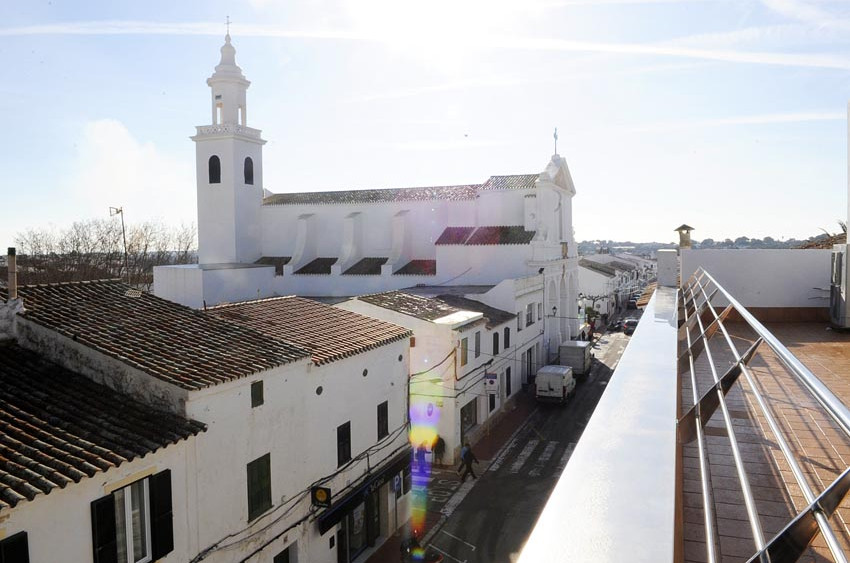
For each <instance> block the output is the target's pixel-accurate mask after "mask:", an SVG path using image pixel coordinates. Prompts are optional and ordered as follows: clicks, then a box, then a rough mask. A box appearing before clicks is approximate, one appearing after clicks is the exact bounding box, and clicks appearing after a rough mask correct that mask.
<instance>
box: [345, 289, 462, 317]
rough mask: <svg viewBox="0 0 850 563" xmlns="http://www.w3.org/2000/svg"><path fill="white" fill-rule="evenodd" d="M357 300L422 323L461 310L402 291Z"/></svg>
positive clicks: (375, 294) (364, 296)
mask: <svg viewBox="0 0 850 563" xmlns="http://www.w3.org/2000/svg"><path fill="white" fill-rule="evenodd" d="M357 299H359V300H360V301H364V302H366V303H371V304H372V305H377V306H378V307H383V308H384V309H389V310H391V311H396V312H399V313H402V314H405V315H408V316H411V317H415V318H417V319H422V320H424V321H433V320H436V319H439V318H442V317H446V316H448V315H451V314H454V313H458V312H460V311H462V310H463V309H460V308H458V307H453V306H452V305H449V304H448V303H445V302H443V301H440V300H438V299H432V298H430V297H422V296H419V295H412V294H410V293H405V292H403V291H386V292H384V293H374V294H372V295H361V296H360V297H358V298H357Z"/></svg>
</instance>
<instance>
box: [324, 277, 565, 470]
mask: <svg viewBox="0 0 850 563" xmlns="http://www.w3.org/2000/svg"><path fill="white" fill-rule="evenodd" d="M337 307H341V308H344V309H347V310H350V311H356V312H358V313H362V314H364V315H368V316H370V317H375V318H379V319H383V320H386V321H389V322H392V323H395V324H398V325H402V326H405V327H407V328H409V329H410V330H412V331H413V335H414V338H413V344H412V345H411V348H410V369H411V372H412V376H411V381H410V403H411V422H412V425H413V427H412V430H411V434H412V437H411V442H412V443H413V444H414V445H415V444H419V443H421V442H423V441H425V442H428V443H431V442H432V441H433V437H434V434H437V435H439V436H441V437H443V439H444V440H445V442H446V452H445V455H444V456H443V460H442V461H443V463H445V464H451V463H454V462H456V461H457V460H458V459H459V458H458V454H459V451H460V448H461V446H462V445H463V443H465V442H470V443H474V442H475V441H476V440H477V439H478V437H479V436H480V435H482V434H483V433H484V432H486V429H487V428H488V425H489V424H491V423H492V420H493V417H494V416H497V415H498V414H499V413H500V412H502V410H503V408H504V406H505V405H506V404H508V402H509V401H510V400H511V399H512V398H513V397H514V396H515V393H516V392H517V391H519V390H520V389H521V386H522V384H524V383H527V382H528V381H529V379H530V378H531V377H532V376H533V375H534V374H535V373H536V372H537V368H538V365H539V364H541V363H545V359H544V354H545V347H544V341H543V332H544V331H543V325H544V323H545V322H547V321H550V320H551V319H546V318H544V316H543V315H544V311H543V276H533V277H530V278H525V279H519V280H506V281H504V282H502V283H501V284H499V285H498V286H466V287H464V286H456V287H451V288H447V287H441V286H420V287H415V288H410V289H407V290H404V291H390V292H385V293H378V294H373V295H364V296H361V297H359V298H356V299H351V300H349V301H345V302H343V303H340V304H338V305H337ZM513 311H516V313H514V312H513ZM555 352H557V350H555Z"/></svg>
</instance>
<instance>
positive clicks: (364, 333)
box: [206, 297, 411, 365]
mask: <svg viewBox="0 0 850 563" xmlns="http://www.w3.org/2000/svg"><path fill="white" fill-rule="evenodd" d="M206 314H207V315H209V316H211V317H218V318H220V319H223V320H227V321H228V322H230V323H234V324H238V325H241V326H243V327H246V328H248V329H251V330H252V331H256V332H259V333H262V334H263V335H265V336H266V337H268V338H272V339H275V340H279V341H282V342H293V343H295V344H297V345H298V346H301V347H303V348H305V349H308V350H310V352H311V354H312V357H313V362H314V363H315V364H317V365H321V364H325V363H328V362H333V361H335V360H339V359H342V358H347V357H349V356H353V355H355V354H360V353H362V352H365V351H367V350H371V349H373V348H377V347H379V346H384V345H386V344H389V343H391V342H395V341H397V340H402V339H404V338H407V337H408V336H410V335H411V332H410V331H409V330H407V329H406V328H404V327H400V326H398V325H394V324H392V323H388V322H386V321H381V320H378V319H373V318H371V317H367V316H365V315H360V314H357V313H352V312H351V311H346V310H344V309H338V308H336V307H331V306H330V305H325V304H323V303H319V302H316V301H313V300H311V299H304V298H301V297H275V298H271V299H260V300H257V301H247V302H245V303H234V304H231V305H221V306H219V307H213V308H211V309H207V311H206Z"/></svg>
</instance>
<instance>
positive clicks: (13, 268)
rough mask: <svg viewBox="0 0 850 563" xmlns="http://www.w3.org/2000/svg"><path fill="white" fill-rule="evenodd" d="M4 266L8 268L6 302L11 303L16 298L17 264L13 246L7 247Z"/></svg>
mask: <svg viewBox="0 0 850 563" xmlns="http://www.w3.org/2000/svg"><path fill="white" fill-rule="evenodd" d="M6 264H7V265H8V267H9V285H8V289H9V297H8V299H7V301H12V300H13V299H17V298H18V262H17V256H16V252H15V247H14V246H10V247H9V253H8V257H7V261H6Z"/></svg>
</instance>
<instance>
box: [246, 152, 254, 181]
mask: <svg viewBox="0 0 850 563" xmlns="http://www.w3.org/2000/svg"><path fill="white" fill-rule="evenodd" d="M244 168H245V170H244V172H245V185H246V186H253V185H254V161H253V160H251V157H250V156H247V157H245V166H244Z"/></svg>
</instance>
